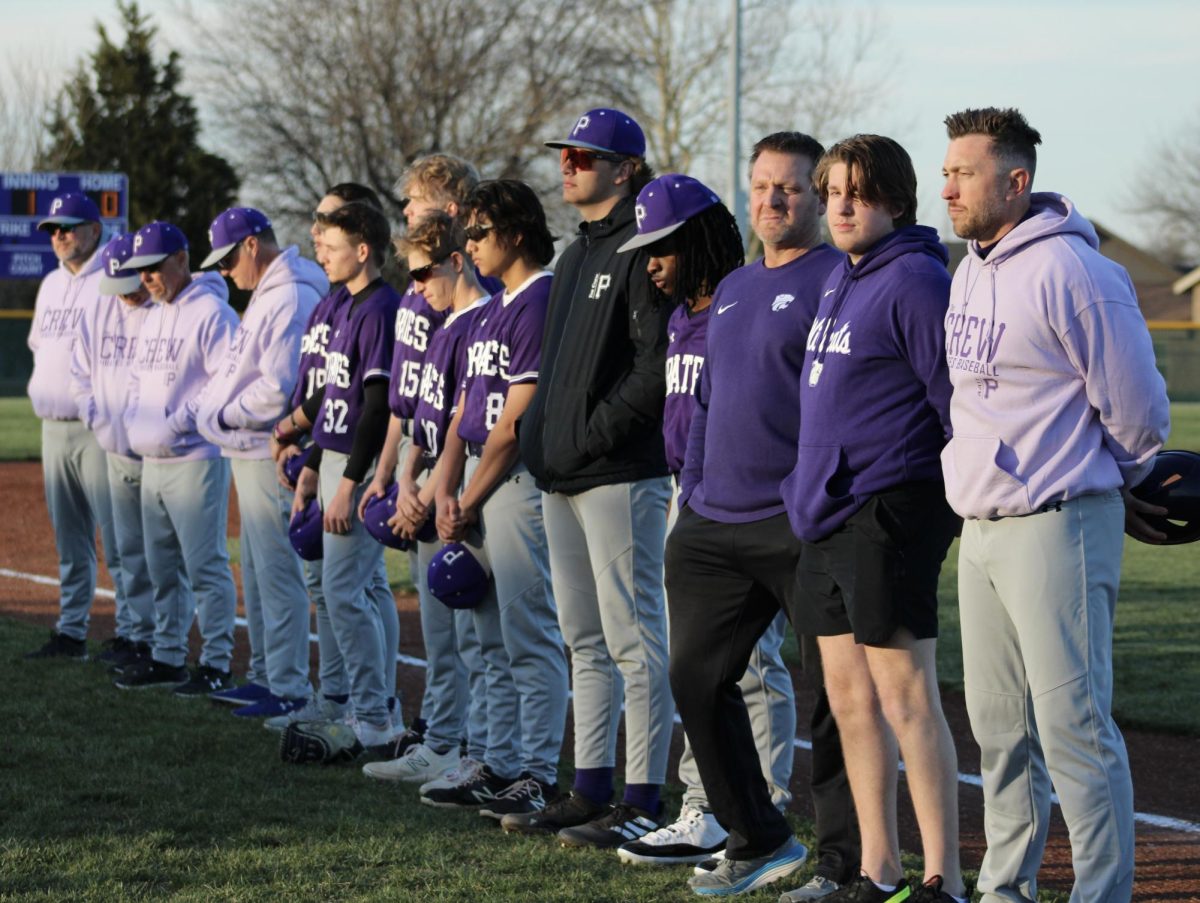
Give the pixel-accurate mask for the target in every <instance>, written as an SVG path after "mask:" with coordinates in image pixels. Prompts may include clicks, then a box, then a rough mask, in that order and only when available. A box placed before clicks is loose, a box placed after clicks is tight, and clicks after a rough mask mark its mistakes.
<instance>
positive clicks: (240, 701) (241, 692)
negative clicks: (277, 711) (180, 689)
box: [208, 681, 271, 706]
mask: <svg viewBox="0 0 1200 903" xmlns="http://www.w3.org/2000/svg"><path fill="white" fill-rule="evenodd" d="M270 695H271V690H270V688H268V687H266V686H264V685H263V684H260V683H255V682H254V681H250V682H249V683H244V684H242V685H241V686H240V687H227V688H226V689H224V690H218V691H217V692H216V693H209V694H208V698H209V699H211V700H212V701H213V702H219V703H220V704H221V705H238V706H240V705H250V704H251V703H255V702H262V701H263V700H264V699H266V698H268V697H269V696H270Z"/></svg>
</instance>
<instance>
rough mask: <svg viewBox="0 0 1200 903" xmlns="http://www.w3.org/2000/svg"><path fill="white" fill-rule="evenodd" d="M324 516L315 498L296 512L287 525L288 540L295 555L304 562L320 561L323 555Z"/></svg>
mask: <svg viewBox="0 0 1200 903" xmlns="http://www.w3.org/2000/svg"><path fill="white" fill-rule="evenodd" d="M323 520H324V515H323V514H322V513H321V506H320V505H319V504H317V500H316V499H315V498H311V499H309V500H308V504H307V505H305V506H304V508H303V509H302V510H300V511H297V512H296V514H295V516H294V517H292V521H291V523H290V524H288V539H289V540H290V541H291V543H292V548H293V549H295V550H296V554H297V555H299V556H300V557H301V558H303V559H304V560H305V561H320V560H321V558H322V557H323V556H324V554H325V532H324V529H325V528H324V525H323Z"/></svg>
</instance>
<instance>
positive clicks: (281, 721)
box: [263, 693, 346, 731]
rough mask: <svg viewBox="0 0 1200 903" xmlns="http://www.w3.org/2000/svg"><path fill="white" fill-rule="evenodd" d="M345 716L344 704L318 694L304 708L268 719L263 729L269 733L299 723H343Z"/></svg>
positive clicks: (283, 729) (284, 729)
mask: <svg viewBox="0 0 1200 903" xmlns="http://www.w3.org/2000/svg"><path fill="white" fill-rule="evenodd" d="M345 716H346V704H345V703H344V702H334V701H333V700H332V699H329V698H328V697H325V696H322V695H320V694H319V693H318V694H317V695H316V696H315V697H313V698H311V699H309V700H308V702H307V703H305V705H304V708H302V709H296V711H294V712H288V713H287V714H285V715H275V716H274V717H272V718H268V719H266V720H265V721H264V722H263V727H265V728H266V729H267V730H269V731H286V730H287V727H288V725H289V724H295V723H296V722H297V721H341V720H342V718H344V717H345Z"/></svg>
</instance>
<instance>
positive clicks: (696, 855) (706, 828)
mask: <svg viewBox="0 0 1200 903" xmlns="http://www.w3.org/2000/svg"><path fill="white" fill-rule="evenodd" d="M728 837H729V832H728V831H726V830H725V829H724V828H722V827H721V826H720V825H719V824H717V819H716V816H714V815H713V814H712V813H711V812H704V811H702V810H700V809H694V808H692V807H691V806H687V805H685V806H684V807H683V808H682V809H681V810H680V812H679V818H677V819H676V820H675V821H674V822H672V823H671V824H669V825H666V826H665V827H662V828H659V829H658V830H657V831H651V832H650V833H649V834H646V835H645V836H644V837H641V838H639V839H638V840H631V841H629V842H628V843H624V844H621V846H620V848H619V849H618V850H617V856H618V857H620V859H621V861H622V862H629V863H636V864H638V865H667V864H670V863H677V862H703V861H704V860H706V859H711V858H712V857H713V856H714V855H715V854H716V853H718V852H721V851H722V850H724V849H725V840H726V838H728Z"/></svg>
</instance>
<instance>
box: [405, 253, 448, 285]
mask: <svg viewBox="0 0 1200 903" xmlns="http://www.w3.org/2000/svg"><path fill="white" fill-rule="evenodd" d="M445 262H446V258H445V257H443V258H442V259H441V260H433V261H430V262H429V263H427V264H425V266H423V267H417V268H416V269H415V270H409V271H408V275H409V276H411V277H412V280H413V282H428V281H429V277H430V276H432V275H433V271H434V270H435V269H436V268H437V267H439V266H441V265H442V264H443V263H445Z"/></svg>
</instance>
